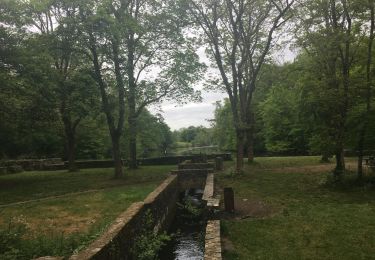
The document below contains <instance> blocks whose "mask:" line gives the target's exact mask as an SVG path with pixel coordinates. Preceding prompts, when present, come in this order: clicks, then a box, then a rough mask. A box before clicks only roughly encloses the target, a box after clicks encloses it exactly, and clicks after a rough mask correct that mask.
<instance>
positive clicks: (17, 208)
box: [0, 166, 175, 259]
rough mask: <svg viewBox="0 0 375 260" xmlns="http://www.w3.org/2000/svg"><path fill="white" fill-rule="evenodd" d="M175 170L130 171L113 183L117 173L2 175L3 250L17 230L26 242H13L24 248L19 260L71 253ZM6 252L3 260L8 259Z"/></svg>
mask: <svg viewBox="0 0 375 260" xmlns="http://www.w3.org/2000/svg"><path fill="white" fill-rule="evenodd" d="M173 168H175V166H152V167H142V168H141V169H139V170H132V171H128V170H126V177H125V178H123V179H121V180H114V179H112V176H113V169H90V170H81V171H79V172H74V173H69V172H65V171H57V172H25V173H21V174H14V175H6V176H0V204H1V206H0V249H3V247H4V243H5V242H4V240H6V239H7V235H9V233H10V232H7V231H9V229H12V230H11V231H12V232H16V233H17V232H19V233H22V236H20V238H21V239H19V240H20V241H18V242H16V241H14V242H13V246H14V247H15V248H14V249H15V250H20V252H19V253H17V254H16V256H17V257H15V258H16V259H30V258H32V257H35V256H40V255H70V254H71V253H72V252H73V251H74V250H77V249H79V248H81V247H83V246H84V245H85V244H87V243H88V242H89V241H91V240H92V239H94V238H95V237H96V236H97V235H98V234H99V233H100V232H101V231H102V230H103V229H104V228H106V226H107V225H108V224H109V223H110V222H111V221H113V220H114V219H115V218H116V217H117V216H118V215H119V214H120V212H122V211H124V210H126V208H127V207H129V206H130V204H131V203H133V202H136V201H141V200H143V199H144V198H145V197H146V196H147V195H148V194H149V193H150V192H151V191H153V190H154V189H155V188H156V187H157V185H158V184H159V183H160V182H161V181H162V180H163V179H164V178H165V177H166V175H167V174H168V173H169V171H170V170H171V169H173ZM55 196H57V197H55ZM38 200H40V201H38ZM20 202H21V204H19V205H17V204H16V205H9V203H11V204H14V203H20ZM23 202H25V203H23ZM7 204H8V206H6V205H7ZM17 229H26V230H24V231H22V230H21V231H22V232H21V231H18V230H17ZM17 238H18V237H17ZM3 250H4V249H3ZM1 251H2V250H0V259H3V258H4V259H6V258H5V256H4V255H2V252H1ZM15 258H13V259H15ZM10 259H12V258H10Z"/></svg>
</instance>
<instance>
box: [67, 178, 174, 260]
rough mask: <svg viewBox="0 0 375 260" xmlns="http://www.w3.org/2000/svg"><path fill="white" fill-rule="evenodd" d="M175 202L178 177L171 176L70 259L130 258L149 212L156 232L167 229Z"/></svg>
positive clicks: (103, 259)
mask: <svg viewBox="0 0 375 260" xmlns="http://www.w3.org/2000/svg"><path fill="white" fill-rule="evenodd" d="M177 199H178V182H177V176H175V175H171V176H170V177H168V178H167V179H166V180H165V181H164V182H163V183H162V184H161V185H160V186H158V187H157V188H156V189H155V190H154V191H153V192H152V193H150V194H149V195H148V196H147V198H146V199H145V200H144V201H143V202H137V203H133V204H132V205H131V206H130V207H129V208H128V209H127V210H126V211H125V212H124V213H122V214H121V215H120V216H119V217H118V218H117V219H116V220H115V221H114V222H113V223H112V224H111V226H110V227H109V228H108V230H107V231H105V232H104V233H103V234H102V235H101V236H100V237H99V238H98V239H96V240H95V241H94V242H93V243H92V244H91V245H89V246H88V247H87V248H86V249H85V250H83V251H81V252H80V253H78V254H76V255H73V256H71V258H70V259H71V260H85V259H100V260H106V259H132V257H131V248H132V246H133V244H134V241H135V238H136V237H137V235H139V234H140V233H141V231H142V229H143V227H144V224H145V221H146V215H147V214H148V212H150V213H151V215H152V219H153V220H155V222H154V226H155V229H154V230H155V231H160V230H163V229H166V228H167V227H168V226H169V224H170V223H171V222H172V220H173V217H174V214H175V210H176V202H177Z"/></svg>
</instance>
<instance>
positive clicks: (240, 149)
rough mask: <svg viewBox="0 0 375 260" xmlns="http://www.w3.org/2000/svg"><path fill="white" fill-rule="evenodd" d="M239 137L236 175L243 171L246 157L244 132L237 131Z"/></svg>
mask: <svg viewBox="0 0 375 260" xmlns="http://www.w3.org/2000/svg"><path fill="white" fill-rule="evenodd" d="M236 137H237V161H236V173H241V172H242V170H243V156H244V131H243V130H236Z"/></svg>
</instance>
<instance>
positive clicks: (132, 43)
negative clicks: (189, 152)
mask: <svg viewBox="0 0 375 260" xmlns="http://www.w3.org/2000/svg"><path fill="white" fill-rule="evenodd" d="M122 8H123V10H121V11H120V12H118V14H117V15H115V17H116V19H117V20H118V22H119V23H121V22H125V21H126V20H130V21H131V24H130V25H129V26H127V29H126V30H125V33H124V38H125V39H126V40H125V42H124V49H125V50H126V52H127V56H126V66H124V67H125V73H126V75H127V90H128V95H127V101H128V108H129V116H128V124H129V134H130V141H129V152H130V157H129V166H130V168H136V167H137V165H136V162H137V154H136V151H137V148H136V144H137V141H136V137H137V133H136V129H137V118H138V117H139V115H140V113H141V112H142V111H143V109H144V108H145V107H147V106H148V105H150V104H153V103H158V102H160V101H162V100H163V99H169V100H175V101H177V102H181V101H183V100H184V99H186V98H190V100H199V99H200V95H199V92H196V91H195V90H194V88H193V87H192V84H193V83H194V82H195V81H197V80H198V79H199V77H200V72H201V71H202V69H203V67H202V66H201V64H200V63H199V61H198V56H197V55H196V53H195V50H194V49H193V47H192V45H191V43H190V42H189V41H187V40H186V37H185V36H184V32H183V27H182V24H181V19H180V18H179V15H180V13H178V12H177V11H178V9H177V10H176V6H175V4H174V1H141V0H132V1H129V3H128V4H127V5H122ZM121 12H123V14H121ZM123 19H126V20H123ZM155 71H158V72H157V73H155ZM151 72H153V73H155V74H156V75H155V76H153V77H150V76H148V75H147V74H150V73H151Z"/></svg>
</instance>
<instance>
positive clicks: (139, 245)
mask: <svg viewBox="0 0 375 260" xmlns="http://www.w3.org/2000/svg"><path fill="white" fill-rule="evenodd" d="M156 221H157V220H156ZM143 222H144V223H143V225H142V230H141V231H140V232H139V234H138V235H137V237H136V238H135V240H134V244H133V247H132V255H133V257H134V259H140V260H154V259H157V253H158V252H159V250H160V249H161V247H162V246H164V245H165V244H166V243H167V242H168V241H170V240H171V237H170V236H169V235H167V234H166V233H165V232H163V233H157V232H155V231H154V225H155V220H153V217H152V214H151V212H150V211H147V212H146V215H145V217H144V220H143Z"/></svg>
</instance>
